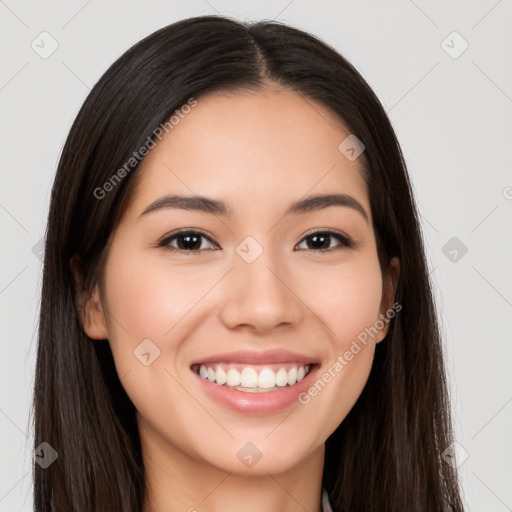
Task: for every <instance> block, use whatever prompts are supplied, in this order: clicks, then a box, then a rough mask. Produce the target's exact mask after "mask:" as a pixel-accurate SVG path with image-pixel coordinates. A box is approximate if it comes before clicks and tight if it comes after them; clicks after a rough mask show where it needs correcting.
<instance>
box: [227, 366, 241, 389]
mask: <svg viewBox="0 0 512 512" xmlns="http://www.w3.org/2000/svg"><path fill="white" fill-rule="evenodd" d="M227 385H228V386H240V372H238V371H237V370H235V369H234V368H231V369H230V370H228V380H227Z"/></svg>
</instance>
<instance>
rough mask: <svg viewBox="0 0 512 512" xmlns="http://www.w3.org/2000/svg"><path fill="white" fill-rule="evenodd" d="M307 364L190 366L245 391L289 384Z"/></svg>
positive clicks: (304, 371) (206, 376)
mask: <svg viewBox="0 0 512 512" xmlns="http://www.w3.org/2000/svg"><path fill="white" fill-rule="evenodd" d="M310 369H311V365H309V364H306V365H305V364H302V363H293V362H292V363H283V364H268V365H248V364H241V363H239V364H236V363H216V364H195V365H193V366H192V370H193V371H194V372H195V373H196V374H197V375H199V376H200V377H201V378H203V379H204V380H207V381H209V382H211V383H214V384H217V385H218V386H224V387H226V388H232V389H236V390H238V391H244V392H248V393H267V392H271V391H279V390H280V389H282V388H285V387H292V386H294V385H295V384H297V383H298V382H300V381H302V380H303V379H304V378H305V377H306V376H307V375H308V373H309V372H310Z"/></svg>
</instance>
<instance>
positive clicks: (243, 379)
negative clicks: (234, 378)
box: [240, 367, 258, 388]
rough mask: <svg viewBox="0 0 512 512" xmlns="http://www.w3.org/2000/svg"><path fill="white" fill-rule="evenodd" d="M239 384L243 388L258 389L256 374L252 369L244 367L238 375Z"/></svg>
mask: <svg viewBox="0 0 512 512" xmlns="http://www.w3.org/2000/svg"><path fill="white" fill-rule="evenodd" d="M240 384H241V385H242V387H244V388H257V387H258V374H257V373H256V370H255V369H254V368H249V367H245V368H244V369H243V370H242V374H241V375H240Z"/></svg>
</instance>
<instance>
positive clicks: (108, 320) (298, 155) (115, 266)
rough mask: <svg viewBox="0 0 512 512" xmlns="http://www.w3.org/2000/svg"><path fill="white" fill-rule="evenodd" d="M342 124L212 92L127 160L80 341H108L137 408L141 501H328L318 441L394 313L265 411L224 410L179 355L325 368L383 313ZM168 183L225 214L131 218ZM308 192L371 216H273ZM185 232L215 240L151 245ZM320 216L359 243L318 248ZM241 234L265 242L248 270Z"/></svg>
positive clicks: (176, 506) (283, 505) (271, 98)
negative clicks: (297, 359) (345, 200)
mask: <svg viewBox="0 0 512 512" xmlns="http://www.w3.org/2000/svg"><path fill="white" fill-rule="evenodd" d="M348 134H349V132H348V131H347V130H346V128H345V127H344V126H342V124H341V123H340V122H339V120H337V119H335V118H334V116H333V115H332V113H331V112H330V111H328V110H327V109H326V108H324V107H323V106H321V105H319V104H317V103H315V102H313V101H311V100H309V99H308V100H305V99H304V98H302V97H301V96H299V95H298V94H296V93H294V92H292V91H289V90H286V89H279V88H269V89H265V90H264V91H262V92H258V93H255V92H252V93H249V92H239V93H236V94H235V93H230V94H227V93H215V94H209V95H207V96H204V97H200V98H198V104H197V106H196V107H194V108H193V109H192V110H191V112H190V113H189V114H188V115H187V116H186V117H185V118H184V119H182V120H180V122H179V124H178V125H177V126H175V127H174V129H173V130H172V131H171V132H170V133H169V134H168V135H165V136H164V138H163V139H162V141H161V142H159V143H158V144H157V146H156V147H155V148H154V149H152V150H151V151H150V152H149V153H148V155H147V157H146V158H145V159H144V161H143V162H142V164H141V167H140V168H139V169H138V171H137V173H138V176H137V180H138V182H137V187H136V188H135V190H134V194H133V196H132V197H131V200H130V202H129V205H128V207H127V209H126V211H125V213H124V215H123V217H122V219H121V221H120V224H119V225H118V227H117V229H116V231H115V232H114V233H113V235H112V238H111V243H110V246H109V249H108V256H107V260H106V266H105V270H104V275H103V282H102V283H101V286H100V285H98V286H97V287H96V288H95V290H94V292H93V294H92V295H91V297H90V298H89V299H90V300H88V301H87V304H86V307H85V310H84V312H83V323H84V329H85V331H86V332H87V334H88V335H89V336H90V337H91V338H93V339H98V340H101V339H108V342H109V343H110V346H111V349H112V352H113V355H114V360H115V364H116V370H117V372H118V374H119V376H120V378H121V382H122V384H123V386H124V388H125V390H126V392H127V394H128V396H129V397H130V399H131V400H132V401H133V403H134V405H135V407H136V409H137V422H138V426H139V430H140V435H141V442H142V449H143V457H144V464H145V469H146V478H147V487H148V497H149V500H148V503H147V505H146V508H145V512H148V511H150V510H151V511H158V512H160V511H170V510H183V511H187V510H189V511H193V510H197V511H211V512H217V511H222V512H231V511H235V510H236V511H239V510H244V511H246V512H252V511H261V510H266V511H268V512H273V511H275V512H278V511H279V512H284V511H296V510H297V508H298V507H299V505H298V504H300V507H303V508H304V509H305V510H308V511H315V512H319V511H320V510H321V508H320V501H321V498H320V497H321V478H322V468H323V463H324V443H325V440H326V439H327V437H328V436H329V435H330V434H331V433H332V432H333V431H334V430H335V429H336V428H337V427H338V425H339V424H340V423H341V422H342V420H343V419H344V418H345V416H346V415H347V413H348V412H349V411H350V409H351V408H352V406H353V405H354V403H355V402H356V400H357V398H358V397H359V395H360V393H361V391H362V389H363V387H364V385H365V383H366V381H367V378H368V375H369V371H370V368H371V365H372V361H373V356H374V349H375V345H376V344H377V343H378V342H380V341H381V340H382V339H383V338H384V337H385V335H386V332H387V327H388V325H387V324H386V325H385V327H384V328H383V329H382V330H380V331H379V332H378V334H377V335H376V336H375V337H374V338H369V340H368V343H367V345H366V346H362V350H361V351H360V352H359V353H358V354H357V355H355V356H354V358H353V359H352V360H351V361H350V362H349V363H348V364H347V365H346V366H345V367H344V368H343V370H342V371H340V372H338V373H337V374H336V377H335V378H333V379H332V380H331V382H329V383H328V385H326V386H325V387H324V388H323V390H322V391H321V392H319V393H318V394H317V396H315V397H313V398H311V400H310V401H309V403H308V404H306V405H303V404H301V403H298V402H297V403H294V404H293V405H292V406H291V407H290V408H288V409H286V410H284V411H281V412H278V413H274V414H268V415H257V416H255V415H252V416H251V415H243V414H240V413H236V412H233V411H231V410H228V409H226V408H224V407H223V406H221V405H219V404H218V403H217V402H215V401H213V400H212V399H211V398H210V396H209V395H208V394H206V393H205V391H204V390H203V389H202V386H200V385H199V383H198V382H197V378H196V376H195V375H194V374H193V373H192V371H191V370H190V364H191V362H192V361H194V360H197V359H198V358H200V357H203V356H204V357H205V358H206V357H209V356H212V355H215V354H218V353H221V352H229V351H233V350H238V349H244V350H256V351H263V350H267V349H271V348H284V349H288V350H292V351H295V352H299V353H302V354H306V355H309V356H312V357H313V358H315V359H317V360H318V361H319V362H320V365H321V367H320V373H319V374H318V375H321V374H322V373H323V371H325V370H327V368H329V367H332V365H333V363H334V362H335V361H336V359H337V357H338V355H342V354H344V353H345V352H346V351H347V350H348V349H349V347H350V345H351V343H352V341H353V340H354V339H356V337H357V336H358V334H359V333H361V332H362V331H363V330H364V329H365V328H366V327H370V326H373V325H374V324H375V322H376V321H377V320H378V319H379V315H380V314H382V313H384V312H385V311H386V310H387V309H389V308H390V307H391V305H392V301H386V300H385V296H386V295H385V294H384V291H385V290H386V291H388V292H390V294H391V295H390V296H393V293H394V288H395V285H396V279H397V276H398V262H397V261H395V260H392V262H391V265H390V272H389V273H386V277H385V279H383V273H382V271H381V268H380V266H379V261H378V258H377V249H376V244H375V235H374V231H373V225H372V219H371V211H370V204H369V199H368V193H367V189H366V185H365V182H364V180H363V177H362V174H361V167H360V166H361V165H362V162H361V160H362V159H361V158H358V159H356V160H355V161H349V160H348V159H347V158H346V157H345V156H344V155H343V154H342V153H341V152H340V151H339V150H338V145H339V144H340V142H341V141H342V140H343V139H345V137H347V135H348ZM170 193H182V194H194V193H195V194H200V195H205V196H208V197H212V198H215V199H221V200H224V201H226V202H227V203H228V204H229V206H230V208H231V209H232V211H233V214H232V217H230V218H227V217H222V216H220V215H214V214H211V213H210V214H209V213H205V212H197V211H191V210H178V209H163V210H158V211H154V212H152V213H149V214H147V215H143V216H141V213H142V212H143V211H144V210H145V209H146V208H147V207H148V205H150V204H151V203H152V202H153V201H155V200H156V199H158V198H160V197H162V196H164V195H166V194H170ZM317 193H344V194H347V195H350V196H351V197H353V198H354V199H356V200H357V201H358V202H359V203H360V204H361V205H362V207H363V208H364V210H365V211H366V213H367V216H368V221H367V220H366V219H365V218H364V217H363V215H361V213H359V212H358V211H356V210H355V209H353V208H350V207H347V206H331V207H328V208H325V209H323V210H319V211H315V212H308V213H302V214H298V215H288V216H285V215H284V212H285V211H286V210H287V208H288V207H289V205H290V204H291V203H292V202H294V201H297V200H299V199H302V198H303V197H304V196H305V195H312V194H317ZM182 228H195V229H199V230H201V231H204V232H206V234H207V235H208V236H210V238H212V240H213V241H209V240H208V239H207V238H200V239H199V240H200V241H201V242H200V243H201V245H200V247H201V249H202V251H201V252H200V253H199V254H191V253H186V252H185V250H186V249H182V250H181V251H180V250H179V249H178V247H183V245H178V244H179V243H180V239H179V238H178V239H176V238H175V239H174V240H173V241H170V242H169V244H170V247H169V246H167V247H158V242H159V241H160V240H162V239H164V238H165V236H166V235H168V234H169V233H171V232H172V231H175V230H178V229H182ZM316 228H323V229H324V230H330V231H335V232H341V233H342V234H345V235H346V236H348V237H350V238H351V239H352V240H354V241H355V246H353V247H345V246H344V245H342V244H340V242H339V240H338V239H336V238H335V237H334V236H333V237H331V238H327V241H326V242H325V246H324V247H330V249H329V250H328V251H326V252H324V253H320V251H319V250H318V249H315V246H314V245H313V244H312V243H309V244H308V240H310V238H305V236H306V235H309V232H310V231H311V230H313V229H316ZM247 236H251V237H253V238H254V239H255V240H256V241H257V242H258V243H259V244H260V246H261V247H262V248H263V253H262V254H261V255H260V256H259V257H258V258H257V259H256V260H255V261H254V262H252V263H250V264H249V263H247V262H246V261H245V260H244V259H242V258H241V257H240V256H239V255H238V254H237V252H236V248H237V246H238V245H239V244H240V243H241V242H242V241H243V240H244V239H245V238H246V237H247ZM181 241H182V239H181ZM217 242H218V244H217ZM198 247H199V244H198ZM173 248H174V250H173ZM148 338H149V339H150V340H151V341H152V342H153V343H154V344H155V345H156V346H157V347H158V348H159V350H160V355H159V357H157V358H156V359H155V360H154V362H153V363H152V364H151V365H149V366H145V365H143V364H142V363H141V362H140V361H139V360H138V359H137V358H136V357H134V354H133V351H134V350H135V349H136V347H137V346H138V345H139V344H140V343H141V342H142V340H144V339H148ZM247 442H252V443H253V444H254V445H256V446H257V448H258V449H259V451H260V452H261V453H262V457H261V459H260V460H259V461H258V462H257V463H256V464H255V465H254V466H253V467H252V468H247V467H246V466H245V465H244V464H242V463H241V461H240V460H239V459H238V457H237V452H238V451H239V450H240V449H241V448H242V446H244V445H245V444H246V443H247ZM300 507H299V508H300Z"/></svg>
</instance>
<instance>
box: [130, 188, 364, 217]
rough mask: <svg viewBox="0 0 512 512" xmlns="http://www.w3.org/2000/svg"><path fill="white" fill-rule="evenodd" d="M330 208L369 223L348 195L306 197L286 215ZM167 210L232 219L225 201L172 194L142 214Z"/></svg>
mask: <svg viewBox="0 0 512 512" xmlns="http://www.w3.org/2000/svg"><path fill="white" fill-rule="evenodd" d="M329 206H347V207H349V208H353V209H354V210H356V211H358V212H359V213H360V214H361V215H362V216H363V217H364V218H365V219H366V221H367V222H368V220H369V219H368V214H367V213H366V210H365V209H364V208H363V207H362V205H361V203H359V202H358V201H356V200H355V199H354V198H353V197H351V196H348V195H346V194H319V195H314V196H309V197H306V198H305V199H301V200H300V201H297V202H296V203H293V204H292V205H291V206H290V207H289V208H288V210H287V211H286V213H285V215H290V214H301V213H308V212H312V211H318V210H322V209H324V208H328V207H329ZM167 208H178V209H181V210H194V211H199V212H205V213H212V214H214V215H220V216H223V217H230V216H231V215H232V211H231V208H230V207H229V206H228V204H226V203H225V202H223V201H219V200H217V199H211V198H208V197H204V196H184V195H179V194H171V195H167V196H163V197H161V198H159V199H157V200H156V201H154V202H153V203H151V204H150V205H149V206H148V207H147V208H146V209H145V210H144V211H143V212H142V213H141V215H140V216H141V217H142V216H143V215H147V214H148V213H151V212H154V211H157V210H163V209H167Z"/></svg>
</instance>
